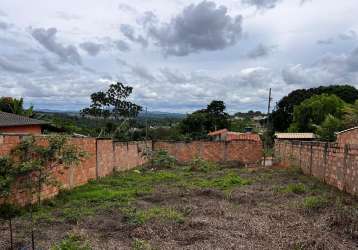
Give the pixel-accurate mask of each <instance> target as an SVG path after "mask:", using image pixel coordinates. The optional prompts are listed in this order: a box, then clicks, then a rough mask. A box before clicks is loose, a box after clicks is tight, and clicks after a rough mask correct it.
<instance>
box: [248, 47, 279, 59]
mask: <svg viewBox="0 0 358 250" xmlns="http://www.w3.org/2000/svg"><path fill="white" fill-rule="evenodd" d="M275 48H276V46H266V45H263V44H259V45H258V46H257V47H256V48H254V49H253V50H251V51H250V52H249V53H248V54H247V57H249V58H252V59H257V58H260V57H266V56H268V55H270V54H271V53H272V52H273V50H274V49H275Z"/></svg>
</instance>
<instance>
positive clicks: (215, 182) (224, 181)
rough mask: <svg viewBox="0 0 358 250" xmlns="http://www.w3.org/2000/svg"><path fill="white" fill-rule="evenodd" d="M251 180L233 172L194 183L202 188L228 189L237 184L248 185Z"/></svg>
mask: <svg viewBox="0 0 358 250" xmlns="http://www.w3.org/2000/svg"><path fill="white" fill-rule="evenodd" d="M250 184H251V181H250V180H246V179H243V178H241V177H240V176H239V175H237V174H236V173H235V172H230V173H227V174H226V175H224V176H221V177H217V178H214V179H209V180H207V179H206V180H201V181H198V182H197V183H196V185H197V186H199V187H204V188H217V189H221V190H228V189H231V188H233V187H237V186H245V185H250Z"/></svg>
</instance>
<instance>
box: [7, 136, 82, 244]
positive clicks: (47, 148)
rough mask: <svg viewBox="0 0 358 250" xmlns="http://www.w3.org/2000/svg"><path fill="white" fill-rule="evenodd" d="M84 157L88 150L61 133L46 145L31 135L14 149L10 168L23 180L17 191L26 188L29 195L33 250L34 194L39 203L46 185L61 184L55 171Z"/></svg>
mask: <svg viewBox="0 0 358 250" xmlns="http://www.w3.org/2000/svg"><path fill="white" fill-rule="evenodd" d="M85 156H86V153H85V152H83V151H81V150H79V149H78V148H77V147H76V146H74V145H73V144H70V143H69V142H68V139H67V137H65V136H60V135H54V136H51V137H48V143H47V145H46V143H45V144H42V143H39V142H37V141H36V140H35V137H29V138H26V139H25V140H23V141H22V142H21V143H20V144H19V145H17V146H16V147H15V148H14V149H13V150H12V151H11V154H10V157H11V159H12V166H11V168H12V169H14V171H15V173H16V179H18V178H21V180H22V181H21V182H19V183H16V184H17V186H16V187H17V189H18V190H21V189H22V190H24V191H26V192H27V194H28V198H29V203H30V217H31V239H32V248H33V249H35V241H34V230H33V228H34V222H33V217H32V203H33V201H34V198H35V197H34V195H35V194H36V195H37V203H38V205H39V206H40V205H41V193H42V190H43V187H44V186H45V185H46V186H57V185H59V183H58V182H57V181H56V178H55V176H54V171H53V170H54V169H55V168H56V167H58V166H60V165H64V166H66V167H68V166H72V165H78V164H79V163H80V161H81V159H82V158H83V157H85Z"/></svg>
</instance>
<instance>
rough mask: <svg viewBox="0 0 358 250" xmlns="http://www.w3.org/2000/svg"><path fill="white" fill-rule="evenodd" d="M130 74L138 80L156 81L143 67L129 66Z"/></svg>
mask: <svg viewBox="0 0 358 250" xmlns="http://www.w3.org/2000/svg"><path fill="white" fill-rule="evenodd" d="M130 67H131V70H132V73H133V74H134V75H136V76H139V77H140V78H142V79H144V80H148V81H156V78H155V76H154V75H153V74H152V73H150V72H149V70H148V69H147V68H145V67H143V66H139V65H136V66H130Z"/></svg>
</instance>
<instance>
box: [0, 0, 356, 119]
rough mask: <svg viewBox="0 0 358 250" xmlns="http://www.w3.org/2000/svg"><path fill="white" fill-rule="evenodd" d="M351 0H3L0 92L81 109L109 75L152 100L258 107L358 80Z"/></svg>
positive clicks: (185, 107) (160, 107)
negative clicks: (295, 91) (307, 90)
mask: <svg viewBox="0 0 358 250" xmlns="http://www.w3.org/2000/svg"><path fill="white" fill-rule="evenodd" d="M357 13H358V3H357V0H343V1H342V0H220V1H219V0H210V1H209V0H208V1H201V0H198V1H197V0H146V1H143V0H131V1H124V0H123V1H122V0H103V1H98V0H76V1H73V0H71V1H70V0H61V1H48V0H31V1H25V0H0V95H1V96H14V97H21V96H22V97H24V98H25V100H26V102H27V104H30V103H32V104H34V105H35V108H41V109H57V110H79V109H81V108H83V107H85V106H86V105H88V104H89V95H90V94H91V93H93V92H96V91H99V90H103V89H105V88H106V87H107V86H108V85H109V84H110V83H111V82H113V81H121V82H123V83H128V84H129V85H131V86H133V87H134V94H133V97H132V98H133V100H135V101H136V102H137V103H139V104H141V105H143V106H148V109H149V110H157V111H170V112H190V111H193V110H195V109H198V108H201V107H203V106H205V105H206V104H207V103H208V102H210V101H211V100H213V99H220V100H224V101H225V102H226V104H227V107H228V109H229V111H230V112H235V111H246V110H250V109H255V110H265V106H266V105H267V104H266V103H267V101H266V100H267V95H268V89H269V88H272V90H273V97H274V101H278V100H279V99H280V98H281V97H282V96H284V95H286V94H287V93H289V92H290V91H291V90H293V89H296V88H306V87H313V86H319V85H329V84H342V83H349V84H352V85H355V86H356V87H358V19H357Z"/></svg>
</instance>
